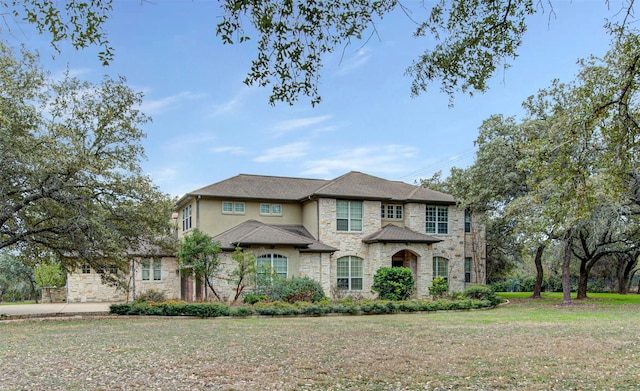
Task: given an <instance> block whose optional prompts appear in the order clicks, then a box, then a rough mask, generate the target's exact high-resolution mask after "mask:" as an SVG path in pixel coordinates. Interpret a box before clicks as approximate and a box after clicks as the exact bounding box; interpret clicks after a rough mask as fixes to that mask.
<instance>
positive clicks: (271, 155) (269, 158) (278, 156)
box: [253, 141, 309, 163]
mask: <svg viewBox="0 0 640 391" xmlns="http://www.w3.org/2000/svg"><path fill="white" fill-rule="evenodd" d="M308 150H309V143H307V142H302V141H300V142H296V143H291V144H287V145H283V146H280V147H275V148H270V149H268V150H267V152H266V153H265V154H264V155H262V156H258V157H256V158H255V159H253V161H254V162H258V163H270V162H277V161H290V160H295V159H299V158H301V157H304V156H306V155H307V151H308Z"/></svg>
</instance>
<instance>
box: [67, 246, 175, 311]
mask: <svg viewBox="0 0 640 391" xmlns="http://www.w3.org/2000/svg"><path fill="white" fill-rule="evenodd" d="M128 263H129V267H128V270H127V271H126V272H123V271H122V270H117V269H115V268H114V269H112V270H109V271H108V272H109V273H110V274H111V275H112V276H113V277H115V279H116V280H117V281H118V283H117V284H109V283H105V281H104V280H103V275H104V274H105V273H106V272H107V270H106V268H101V269H98V270H96V269H94V268H92V267H90V266H88V265H85V266H82V267H80V268H78V269H77V270H74V271H73V272H70V273H67V283H66V287H65V290H66V301H67V303H84V302H88V303H90V302H119V301H132V300H135V299H136V298H138V297H140V296H141V295H144V294H148V293H150V292H153V291H157V292H161V293H162V294H163V295H164V297H165V298H166V299H168V300H180V298H181V296H182V294H181V291H180V287H181V284H180V269H179V268H178V259H177V258H176V257H175V254H173V251H167V250H163V249H160V248H159V247H157V246H151V245H143V246H142V248H139V249H137V250H135V251H134V250H132V251H130V252H129V254H128Z"/></svg>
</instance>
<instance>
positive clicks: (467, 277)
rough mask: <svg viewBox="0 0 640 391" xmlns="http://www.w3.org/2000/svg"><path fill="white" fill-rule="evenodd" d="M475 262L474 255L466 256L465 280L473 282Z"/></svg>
mask: <svg viewBox="0 0 640 391" xmlns="http://www.w3.org/2000/svg"><path fill="white" fill-rule="evenodd" d="M472 262H473V258H472V257H464V282H465V283H467V284H468V283H471V264H472Z"/></svg>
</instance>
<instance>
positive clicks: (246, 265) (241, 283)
mask: <svg viewBox="0 0 640 391" xmlns="http://www.w3.org/2000/svg"><path fill="white" fill-rule="evenodd" d="M231 258H232V259H233V260H234V261H235V262H236V268H235V269H233V271H232V272H231V275H230V278H229V279H228V280H229V282H231V283H232V284H233V285H234V286H235V288H234V290H235V291H236V293H235V296H234V297H233V301H232V303H235V302H236V301H238V298H239V297H240V296H241V295H242V292H243V291H244V290H245V288H246V287H247V286H249V285H253V284H255V279H256V257H255V255H253V254H252V253H251V252H244V251H243V250H242V248H240V247H236V250H235V251H234V253H233V254H232V255H231ZM245 303H246V301H245Z"/></svg>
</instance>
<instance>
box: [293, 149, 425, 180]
mask: <svg viewBox="0 0 640 391" xmlns="http://www.w3.org/2000/svg"><path fill="white" fill-rule="evenodd" d="M417 152H418V149H417V148H415V147H411V146H404V145H387V146H382V147H381V146H363V147H359V148H355V149H348V150H340V151H337V152H336V153H335V154H333V155H332V156H328V157H327V158H325V159H319V160H311V161H307V162H305V163H304V165H305V166H306V167H309V168H308V169H306V170H304V171H303V172H302V174H303V175H316V176H323V177H333V176H335V175H337V174H343V173H345V172H347V171H362V172H367V173H372V172H378V173H398V172H403V171H406V170H407V168H408V167H407V166H408V165H409V164H410V163H409V162H408V161H409V159H411V158H413V157H415V156H416V154H417Z"/></svg>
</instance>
